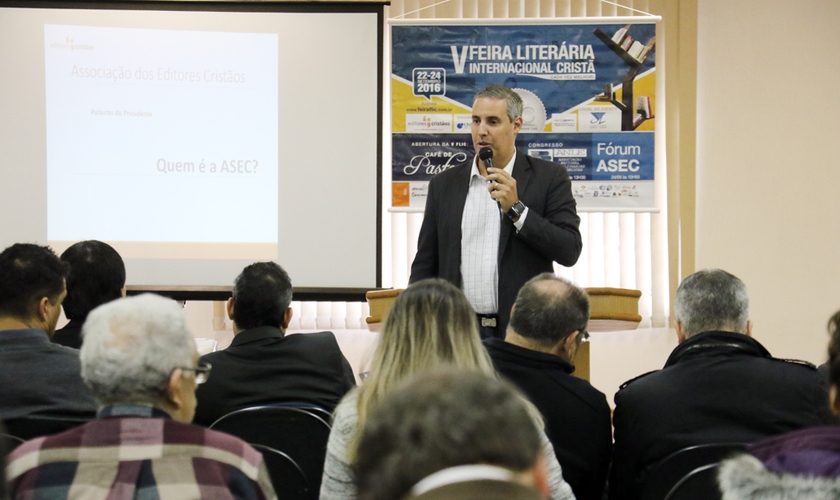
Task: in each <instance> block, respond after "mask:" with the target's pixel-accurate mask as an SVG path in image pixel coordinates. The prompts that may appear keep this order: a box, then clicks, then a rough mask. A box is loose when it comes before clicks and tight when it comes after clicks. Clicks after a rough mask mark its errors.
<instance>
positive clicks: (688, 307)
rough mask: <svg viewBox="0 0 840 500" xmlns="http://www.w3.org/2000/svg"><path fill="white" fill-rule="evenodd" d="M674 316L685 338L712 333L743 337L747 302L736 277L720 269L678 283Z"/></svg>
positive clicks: (702, 272) (704, 271) (744, 288)
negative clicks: (719, 332)
mask: <svg viewBox="0 0 840 500" xmlns="http://www.w3.org/2000/svg"><path fill="white" fill-rule="evenodd" d="M674 312H675V313H676V316H677V321H679V322H680V323H682V326H683V330H684V331H685V335H686V337H691V336H692V335H696V334H698V333H703V332H708V331H713V330H722V331H727V332H737V333H746V331H747V321H748V320H749V318H750V298H749V296H748V295H747V287H746V285H744V282H743V281H741V280H740V279H738V277H736V276H734V275H732V274H729V273H728V272H726V271H723V270H721V269H704V270H702V271H698V272H696V273H694V274H692V275H691V276H689V277H687V278H686V279H684V280H683V281H682V283H680V287H679V288H678V289H677V296H676V298H675V300H674Z"/></svg>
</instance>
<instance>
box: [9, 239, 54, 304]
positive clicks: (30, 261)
mask: <svg viewBox="0 0 840 500" xmlns="http://www.w3.org/2000/svg"><path fill="white" fill-rule="evenodd" d="M66 276H67V265H66V264H65V263H63V262H62V261H61V260H60V259H59V258H58V256H56V255H55V253H54V252H53V251H52V250H51V249H50V248H49V247H42V246H38V245H32V244H28V243H16V244H14V245H12V246H10V247H8V248H6V249H5V250H3V252H2V253H0V316H3V317H14V318H18V319H27V318H30V317H31V316H33V315H34V314H36V311H37V305H38V302H39V301H40V300H41V299H42V298H43V297H47V298H48V299H49V300H50V303H52V304H56V303H57V301H58V299H59V297H60V296H61V294H62V293H63V292H64V289H65V284H64V280H65V277H66Z"/></svg>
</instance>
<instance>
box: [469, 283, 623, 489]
mask: <svg viewBox="0 0 840 500" xmlns="http://www.w3.org/2000/svg"><path fill="white" fill-rule="evenodd" d="M588 322H589V298H588V297H587V295H586V292H585V291H583V290H581V289H580V288H578V287H576V286H574V285H573V284H571V283H569V282H568V281H566V280H564V279H562V278H558V277H556V276H554V275H553V274H551V273H544V274H541V275H539V276H537V277H535V278H532V279H531V280H530V281H528V282H527V283H525V285H524V286H523V287H522V289H521V290H519V294H518V295H517V297H516V302H515V303H514V306H513V309H512V311H511V319H510V323H508V327H507V332H506V335H505V340H501V339H495V338H489V339H485V340H484V346H485V347H486V348H487V352H488V353H490V359H492V360H493V365H494V366H495V367H496V370H497V371H498V372H499V374H500V375H502V377H504V378H506V379H508V380H510V381H511V382H513V383H514V384H515V385H516V386H517V387H519V389H520V390H521V391H522V392H524V393H525V395H527V396H528V398H529V399H530V400H531V402H533V403H534V405H536V407H537V409H539V410H540V412H541V413H542V414H543V416H544V417H545V422H546V427H545V432H546V434H548V439H550V440H551V444H552V445H554V452H555V453H556V454H557V460H558V461H559V462H560V466H561V467H563V479H565V480H566V481H567V482H568V483H569V485H570V486H571V487H572V491H574V493H575V498H577V500H601V498H602V497H603V494H604V485H605V484H606V482H607V474H608V473H609V470H610V459H611V457H612V422H611V421H610V406H609V404H607V398H606V396H604V394H603V393H602V392H600V391H599V390H597V389H595V388H594V387H592V385H591V384H590V383H589V382H588V381H586V380H583V379H580V378H577V377H574V376H572V372H573V371H574V369H575V368H574V366H573V364H572V362H573V360H574V357H575V353H576V352H577V349H578V347H579V346H580V343H581V341H582V340H583V339H584V337H585V336H587V335H588V334H587V333H586V326H587V324H588Z"/></svg>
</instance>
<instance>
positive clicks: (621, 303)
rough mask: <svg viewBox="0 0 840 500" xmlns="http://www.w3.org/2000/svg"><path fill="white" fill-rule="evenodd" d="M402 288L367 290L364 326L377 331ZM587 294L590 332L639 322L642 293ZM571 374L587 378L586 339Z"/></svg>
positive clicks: (614, 290) (611, 291)
mask: <svg viewBox="0 0 840 500" xmlns="http://www.w3.org/2000/svg"><path fill="white" fill-rule="evenodd" d="M403 290H404V289H403V288H396V289H389V290H376V291H371V292H367V293H366V294H365V298H367V301H368V304H369V305H370V316H368V317H367V318H366V320H365V321H366V322H367V325H368V329H369V330H370V331H372V332H378V331H379V330H380V329H381V328H382V325H383V324H384V322H385V318H386V317H387V316H388V311H389V310H390V309H391V305H393V303H394V300H396V299H397V296H398V295H399V294H400V293H402V291H403ZM586 293H587V294H589V326H588V327H587V328H588V329H589V331H590V332H608V331H616V330H635V329H636V327H638V326H639V322H640V321H642V317H641V316H640V315H639V297H641V296H642V292H641V291H639V290H629V289H626V288H587V289H586ZM575 376H577V377H580V378H584V379H586V380H589V342H584V343H583V344H581V346H580V348H579V349H578V352H577V355H576V356H575Z"/></svg>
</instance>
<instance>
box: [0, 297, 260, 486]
mask: <svg viewBox="0 0 840 500" xmlns="http://www.w3.org/2000/svg"><path fill="white" fill-rule="evenodd" d="M82 333H83V337H84V342H83V344H82V348H81V352H80V356H81V362H82V378H83V379H84V381H85V384H87V386H88V387H89V388H90V390H91V393H92V394H93V396H94V398H95V399H96V401H97V403H98V404H99V411H98V414H97V417H98V418H97V420H94V421H93V422H90V423H88V424H85V425H83V426H81V427H77V428H75V429H71V430H69V431H66V432H63V433H61V434H56V435H53V436H48V437H43V438H38V439H34V440H32V441H28V442H27V443H24V444H22V445H21V446H20V447H18V448H17V449H16V450H15V451H14V452H13V453H12V455H11V456H10V457H9V461H8V467H7V471H6V473H7V480H8V481H9V485H10V488H11V493H12V495H11V497H12V498H46V497H49V498H55V499H59V498H106V497H107V498H114V499H131V498H157V499H161V500H163V499H166V498H172V499H175V498H177V499H179V500H180V499H198V498H228V499H230V498H234V499H274V498H276V495H275V492H274V489H273V488H272V485H271V480H270V478H269V476H268V473H267V471H266V467H265V464H264V463H263V458H262V455H261V454H260V453H259V452H258V451H256V450H254V449H253V448H252V447H251V446H249V445H248V444H246V443H245V442H243V441H241V440H240V439H238V438H235V437H233V436H229V435H227V434H223V433H220V432H215V431H212V430H208V429H205V428H203V427H199V426H196V425H192V424H191V423H190V422H191V421H192V419H193V415H194V414H195V407H196V397H195V389H196V387H197V386H198V384H201V383H203V382H205V381H206V380H207V378H208V376H209V374H210V368H211V367H210V365H208V364H204V365H198V364H197V361H198V353H197V351H196V348H195V342H194V341H193V338H192V336H191V335H190V334H189V332H187V329H186V325H185V319H184V313H183V311H182V309H181V307H180V306H179V305H178V304H177V303H175V302H174V301H172V300H169V299H165V298H163V297H159V296H155V295H150V294H146V295H141V296H138V297H132V298H128V299H120V300H116V301H113V302H110V303H108V304H105V305H103V306H100V307H98V308H96V309H95V310H93V312H91V313H90V315H89V316H88V318H87V320H86V322H85V325H84V327H83V328H82Z"/></svg>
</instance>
